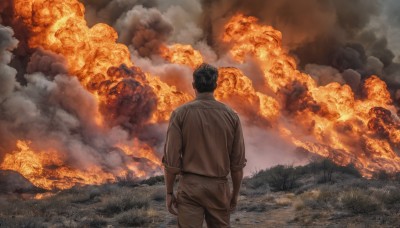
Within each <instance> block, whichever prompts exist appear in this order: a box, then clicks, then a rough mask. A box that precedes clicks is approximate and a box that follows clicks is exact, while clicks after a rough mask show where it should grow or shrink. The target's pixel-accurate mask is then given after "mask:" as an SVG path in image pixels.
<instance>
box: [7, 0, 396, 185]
mask: <svg viewBox="0 0 400 228" xmlns="http://www.w3.org/2000/svg"><path fill="white" fill-rule="evenodd" d="M194 2H197V1H194ZM216 2H220V3H221V4H222V2H223V1H216ZM83 3H85V4H86V5H87V7H88V9H89V11H88V12H85V10H86V9H85V6H84V4H83ZM83 3H81V2H79V1H78V0H68V1H61V0H52V1H45V0H29V1H22V0H14V1H5V2H4V3H1V4H0V11H1V12H2V14H1V19H2V20H1V22H2V25H0V26H1V27H0V52H1V53H0V54H1V56H0V70H1V71H0V72H1V76H0V80H1V85H0V123H1V125H0V143H1V144H0V169H3V170H14V171H17V172H19V173H21V174H22V175H23V176H24V177H25V178H27V179H29V180H30V181H31V182H32V183H33V184H35V185H36V186H38V187H41V188H45V189H53V188H58V189H65V188H70V187H72V186H73V185H76V184H100V183H105V182H112V181H115V180H117V179H118V178H126V177H129V178H143V177H146V176H150V175H153V174H154V173H157V172H159V171H160V170H161V169H160V165H161V164H160V154H161V150H162V144H163V140H164V138H163V137H164V129H165V124H166V123H167V122H168V118H169V114H170V113H171V111H172V110H173V109H174V108H176V107H178V106H179V105H181V104H183V103H185V102H187V101H189V100H191V99H193V97H194V95H193V92H192V91H191V88H190V80H191V77H190V75H191V72H192V70H193V69H194V68H195V67H196V66H197V65H199V64H201V63H202V62H209V63H212V64H216V65H218V66H219V67H220V68H219V72H220V75H219V79H218V84H219V87H218V89H217V91H216V92H215V95H216V97H217V99H218V100H220V101H222V102H225V103H228V104H229V105H231V106H232V107H233V108H234V109H236V110H237V111H238V112H239V114H240V115H241V117H242V119H243V120H244V122H245V125H246V128H248V129H253V128H254V127H257V128H260V131H265V132H269V133H271V132H272V133H271V134H273V135H274V136H276V137H278V138H279V140H280V141H282V142H284V143H285V144H287V145H290V146H289V147H292V148H296V147H300V148H303V149H305V150H307V151H309V152H311V153H313V154H317V155H319V156H323V157H328V158H330V159H332V160H333V161H334V162H335V163H337V164H340V165H347V164H349V163H352V164H354V165H355V167H356V168H357V169H358V170H359V171H360V172H361V173H362V174H363V175H364V176H366V177H370V176H371V175H372V174H373V173H374V172H377V171H381V170H384V171H386V172H389V173H393V172H399V171H400V156H399V152H398V149H399V148H398V147H399V145H400V144H399V143H400V120H399V117H398V115H397V113H398V107H397V105H396V104H395V102H394V101H393V98H395V96H394V94H395V93H394V91H390V90H389V89H388V86H387V84H386V83H385V81H384V80H383V79H382V76H383V75H379V74H378V73H379V72H377V70H376V67H375V68H374V69H375V72H372V71H371V69H372V65H373V62H374V61H375V62H378V66H381V67H383V63H382V62H381V61H380V60H379V59H378V58H377V57H374V56H370V57H368V61H367V60H365V61H364V62H368V64H369V65H368V64H367V66H369V68H368V69H370V71H371V72H372V73H375V74H377V75H378V76H376V75H373V74H368V75H367V73H366V72H369V71H366V70H362V69H361V68H362V66H359V68H357V69H356V68H354V67H352V66H351V64H350V65H349V66H348V67H344V65H343V64H340V66H338V65H337V64H339V63H343V61H344V60H345V59H346V58H347V57H346V56H342V57H340V55H339V54H338V55H337V56H339V57H337V59H336V60H338V61H335V63H336V68H334V67H328V66H319V67H317V65H308V66H306V67H305V69H301V67H298V63H299V59H296V57H295V56H297V57H301V56H302V52H298V53H297V55H292V54H291V53H290V51H292V52H293V50H292V49H290V50H289V49H288V48H289V47H290V45H284V44H283V40H282V36H285V34H282V33H281V32H280V31H278V30H277V29H275V28H274V27H271V26H268V25H265V23H263V22H260V21H259V19H257V18H256V17H253V16H246V15H244V14H242V12H241V11H240V10H235V11H234V13H230V14H227V15H229V16H226V18H225V19H224V20H223V23H221V24H222V25H221V26H220V27H221V28H218V29H217V28H213V29H211V30H212V31H213V32H212V33H211V32H210V34H209V35H210V37H212V39H211V40H210V41H209V43H208V44H207V43H205V40H206V39H205V38H204V39H200V38H197V39H198V40H199V42H193V39H194V37H196V36H192V37H189V38H190V39H189V38H188V37H186V36H184V35H182V34H185V33H188V31H189V30H190V31H192V30H194V29H193V28H194V27H195V26H192V27H191V28H188V27H184V26H183V25H182V24H179V23H178V22H176V18H175V17H178V16H179V15H181V16H182V15H184V11H179V10H178V8H176V7H175V8H173V7H172V8H168V9H167V10H166V11H165V12H164V14H163V13H161V12H162V8H163V7H165V6H163V4H162V3H158V4H159V5H157V4H156V5H157V6H158V7H159V10H160V11H159V10H158V8H157V6H156V5H154V6H153V5H152V3H148V4H150V5H146V4H140V1H138V2H137V5H135V4H133V5H132V6H130V8H129V7H128V8H129V9H130V11H128V12H121V15H122V16H121V17H120V18H111V16H112V15H113V14H112V13H111V12H108V11H107V10H111V9H113V7H115V4H114V3H113V1H111V2H110V3H109V4H108V5H107V4H106V5H107V6H106V7H105V8H102V7H104V6H100V3H98V4H97V3H93V2H90V1H84V2H83ZM104 4H105V3H104ZM113 4H114V5H113ZM121 4H122V3H121ZM204 4H205V5H204V7H206V6H207V5H210V4H211V3H207V1H205V3H204ZM215 4H217V3H215ZM211 5H212V4H211ZM210 7H211V6H210ZM117 8H118V7H117ZM122 8H124V7H122ZM118 9H119V8H118ZM210 9H213V8H212V7H211V8H210ZM99 10H100V11H101V10H103V11H102V12H103V13H102V14H105V15H108V16H110V18H108V19H105V18H103V19H104V20H105V21H104V22H107V23H109V24H110V25H114V27H115V28H116V29H117V30H115V28H113V27H111V26H110V25H107V24H105V23H94V22H98V21H97V20H100V21H101V18H100V17H99V18H100V19H99V18H97V17H95V19H91V16H93V14H94V13H99V12H97V11H99ZM120 10H122V9H120ZM107 12H108V13H107ZM243 12H244V13H246V14H251V12H252V11H251V10H250V11H249V9H246V10H244V9H243ZM114 13H115V12H114ZM141 15H143V16H141ZM144 15H146V16H144ZM211 15H214V14H213V13H211ZM85 16H86V18H85ZM87 19H89V20H90V23H93V25H90V26H89V25H88V22H87V21H86V20H87ZM262 20H263V21H264V19H262ZM93 21H94V22H93ZM174 22H176V23H174ZM191 23H192V21H188V22H187V25H188V26H189V25H190V26H191ZM5 26H8V27H5ZM174 26H175V27H174ZM216 31H218V32H216ZM177 32H178V33H179V32H181V36H179V35H177ZM193 34H198V33H197V30H196V31H194V32H193ZM121 37H122V38H121ZM185 37H186V38H187V39H186V40H185V39H184V38H185ZM210 37H206V38H210ZM299 40H308V39H307V37H301V39H300V38H299ZM119 42H122V43H124V44H122V43H119ZM212 43H214V44H212ZM191 44H192V45H191ZM298 45H299V44H296V48H298ZM286 46H287V47H286ZM346 48H348V49H347V51H348V52H351V51H354V50H358V49H351V50H350V48H349V46H346ZM296 50H297V49H296ZM339 50H342V49H339ZM360 52H361V51H360ZM11 53H13V54H14V57H13V58H12V56H11ZM346 53H347V52H346ZM294 54H296V52H294ZM364 54H365V53H364ZM343 55H345V54H343ZM365 55H366V54H365ZM365 59H367V57H366V58H365ZM381 59H384V58H383V57H382V58H381ZM132 60H133V61H132ZM339 60H340V61H342V62H340V61H339ZM300 61H301V59H300ZM382 61H383V60H382ZM390 61H392V59H391V60H390ZM390 61H389V63H386V64H388V66H389V65H390V67H391V69H392V71H393V69H395V68H396V64H395V63H393V64H391V63H390ZM379 63H381V64H382V65H379ZM375 65H376V64H375ZM363 69H364V68H363ZM365 69H366V68H365ZM306 72H307V73H306ZM360 72H361V73H362V74H364V75H362V77H361V73H360ZM322 82H323V83H322ZM391 86H392V87H393V84H391ZM391 92H392V93H391ZM247 137H249V138H250V137H251V136H250V135H248V136H247ZM259 141H260V142H256V144H257V143H258V144H262V145H264V144H263V143H265V141H269V140H268V139H267V138H265V139H260V140H259ZM246 143H247V146H248V148H250V149H248V154H250V155H251V154H252V153H254V151H252V149H251V148H252V143H254V141H247V142H246ZM283 153H285V152H284V151H283ZM251 165H252V164H251V162H250V164H249V166H251Z"/></svg>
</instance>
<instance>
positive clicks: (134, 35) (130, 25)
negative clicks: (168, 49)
mask: <svg viewBox="0 0 400 228" xmlns="http://www.w3.org/2000/svg"><path fill="white" fill-rule="evenodd" d="M115 27H116V29H117V30H118V31H120V33H119V41H120V42H121V43H124V44H126V45H130V44H132V45H133V47H134V48H135V50H137V52H138V53H139V55H140V56H143V57H149V56H150V55H151V54H157V53H159V52H160V48H161V45H163V44H164V43H165V41H166V40H167V38H168V36H169V35H170V33H171V32H172V30H173V27H172V25H171V24H170V23H169V22H168V21H167V20H166V19H165V18H164V17H163V16H162V15H161V13H160V12H159V11H158V10H156V9H145V8H143V6H135V7H134V8H133V9H132V10H130V11H128V12H127V13H126V14H125V15H124V16H123V17H122V18H120V19H118V20H117V22H116V25H115Z"/></svg>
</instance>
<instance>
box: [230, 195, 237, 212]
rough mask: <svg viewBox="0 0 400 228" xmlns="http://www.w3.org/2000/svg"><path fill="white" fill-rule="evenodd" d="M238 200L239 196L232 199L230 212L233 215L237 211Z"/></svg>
mask: <svg viewBox="0 0 400 228" xmlns="http://www.w3.org/2000/svg"><path fill="white" fill-rule="evenodd" d="M237 199H238V197H237V196H234V195H233V196H232V198H231V202H230V208H229V211H230V212H231V213H232V212H234V211H235V210H236V205H237Z"/></svg>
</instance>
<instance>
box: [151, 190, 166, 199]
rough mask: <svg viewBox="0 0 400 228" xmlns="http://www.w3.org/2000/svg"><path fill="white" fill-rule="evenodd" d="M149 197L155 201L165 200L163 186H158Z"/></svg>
mask: <svg viewBox="0 0 400 228" xmlns="http://www.w3.org/2000/svg"><path fill="white" fill-rule="evenodd" d="M151 199H152V200H154V201H157V202H161V201H164V200H165V190H164V188H159V189H156V190H155V191H154V192H153V193H152V194H151Z"/></svg>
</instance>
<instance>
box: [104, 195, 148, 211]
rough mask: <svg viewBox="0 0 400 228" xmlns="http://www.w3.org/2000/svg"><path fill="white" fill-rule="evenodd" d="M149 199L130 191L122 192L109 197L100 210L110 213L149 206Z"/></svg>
mask: <svg viewBox="0 0 400 228" xmlns="http://www.w3.org/2000/svg"><path fill="white" fill-rule="evenodd" d="M148 207H149V199H148V198H147V197H138V196H136V197H135V196H133V195H132V194H131V193H130V192H121V193H120V194H116V195H112V196H110V197H109V198H107V199H106V200H105V201H104V203H103V206H102V208H100V209H99V211H100V212H102V213H104V214H108V215H113V214H119V213H121V212H124V211H128V210H130V209H133V208H135V209H140V208H145V209H146V208H148Z"/></svg>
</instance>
